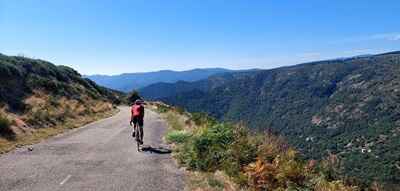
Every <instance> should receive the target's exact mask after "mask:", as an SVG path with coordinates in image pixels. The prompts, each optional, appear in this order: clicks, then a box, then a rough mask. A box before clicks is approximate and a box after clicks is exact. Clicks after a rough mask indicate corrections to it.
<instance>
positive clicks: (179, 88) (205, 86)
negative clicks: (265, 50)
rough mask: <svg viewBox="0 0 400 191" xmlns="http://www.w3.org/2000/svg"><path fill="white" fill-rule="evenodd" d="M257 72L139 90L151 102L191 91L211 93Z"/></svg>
mask: <svg viewBox="0 0 400 191" xmlns="http://www.w3.org/2000/svg"><path fill="white" fill-rule="evenodd" d="M255 71H256V70H250V71H237V72H229V73H222V74H215V75H212V76H210V77H209V78H207V79H204V80H199V81H195V82H187V81H178V82H176V83H165V82H160V83H155V84H151V85H149V86H146V87H144V88H141V89H139V92H140V95H142V96H143V97H145V98H146V99H150V100H157V99H159V98H164V97H169V96H175V95H176V94H179V93H183V92H189V91H196V90H198V91H202V92H205V91H211V90H213V89H215V88H217V87H219V86H222V85H223V84H225V83H228V82H230V81H232V80H234V79H240V78H244V77H245V76H247V75H253V74H254V72H255Z"/></svg>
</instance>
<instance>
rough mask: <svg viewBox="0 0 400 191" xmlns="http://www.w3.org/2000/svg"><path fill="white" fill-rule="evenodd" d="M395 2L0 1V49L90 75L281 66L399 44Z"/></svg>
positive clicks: (397, 4) (382, 49) (399, 6)
mask: <svg viewBox="0 0 400 191" xmlns="http://www.w3.org/2000/svg"><path fill="white" fill-rule="evenodd" d="M399 10H400V1H398V0H381V1H378V0H371V1H365V0H351V1H350V0H335V1H328V0H308V1H306V0H303V1H302V0H295V1H294V0H279V1H278V0H276V1H272V0H260V1H256V0H253V1H247V0H243V1H236V0H226V1H222V0H198V1H195V0H181V1H174V0H158V1H157V0H137V1H135V0H130V1H122V0H115V1H111V0H109V1H101V0H96V1H94V0H18V1H16V0H0V53H3V54H7V55H25V56H28V57H34V58H41V59H45V60H49V61H51V62H53V63H55V64H60V65H68V66H71V67H73V68H75V69H77V70H78V71H79V72H81V73H83V74H118V73H125V72H144V71H155V70H163V69H173V70H187V69H192V68H205V67H225V68H231V69H246V68H275V67H279V66H285V65H293V64H298V63H301V62H307V61H314V60H321V59H329V58H336V57H347V56H352V55H359V54H368V53H380V52H386V51H392V50H400V25H399V21H400V14H399V12H398V11H399Z"/></svg>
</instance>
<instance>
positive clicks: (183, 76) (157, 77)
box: [85, 68, 232, 92]
mask: <svg viewBox="0 0 400 191" xmlns="http://www.w3.org/2000/svg"><path fill="white" fill-rule="evenodd" d="M227 72H232V71H231V70H227V69H223V68H207V69H194V70H188V71H182V72H178V71H171V70H162V71H158V72H146V73H126V74H121V75H114V76H107V75H89V76H85V77H87V78H89V79H91V80H93V81H95V82H96V83H98V84H100V85H102V86H105V87H108V88H112V89H115V90H120V91H124V92H129V91H132V90H133V89H140V88H143V87H145V86H148V85H151V84H154V83H159V82H164V83H174V82H177V81H188V82H193V81H197V80H202V79H206V78H207V77H209V76H211V75H214V74H221V73H227Z"/></svg>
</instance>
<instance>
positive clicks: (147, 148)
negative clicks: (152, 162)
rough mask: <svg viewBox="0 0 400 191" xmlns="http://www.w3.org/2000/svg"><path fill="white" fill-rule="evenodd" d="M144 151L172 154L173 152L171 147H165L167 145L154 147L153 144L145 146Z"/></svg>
mask: <svg viewBox="0 0 400 191" xmlns="http://www.w3.org/2000/svg"><path fill="white" fill-rule="evenodd" d="M142 151H143V152H150V153H155V154H170V153H171V152H172V150H171V149H168V148H165V147H161V146H160V147H157V148H156V147H152V146H143V147H142Z"/></svg>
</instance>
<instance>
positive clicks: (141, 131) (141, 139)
mask: <svg viewBox="0 0 400 191" xmlns="http://www.w3.org/2000/svg"><path fill="white" fill-rule="evenodd" d="M139 131H140V143H142V144H143V126H139Z"/></svg>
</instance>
